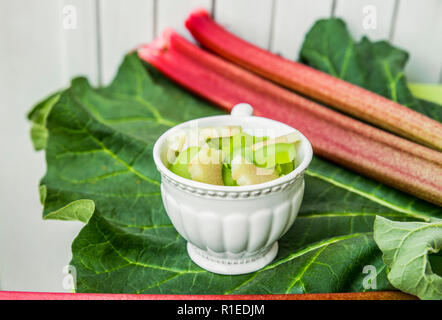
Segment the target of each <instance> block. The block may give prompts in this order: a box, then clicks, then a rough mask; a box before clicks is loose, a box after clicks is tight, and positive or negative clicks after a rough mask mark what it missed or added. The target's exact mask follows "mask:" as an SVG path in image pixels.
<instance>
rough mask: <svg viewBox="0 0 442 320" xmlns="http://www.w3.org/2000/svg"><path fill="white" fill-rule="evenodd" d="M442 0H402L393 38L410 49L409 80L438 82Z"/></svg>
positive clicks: (441, 62) (400, 45)
mask: <svg viewBox="0 0 442 320" xmlns="http://www.w3.org/2000/svg"><path fill="white" fill-rule="evenodd" d="M441 39H442V1H440V0H426V1H419V0H407V1H400V2H399V7H398V12H397V19H396V25H395V27H394V33H393V37H392V41H393V43H394V44H395V45H397V46H399V47H401V48H404V49H405V50H407V51H408V52H409V53H410V61H409V62H408V65H407V68H406V70H405V71H406V75H407V77H408V79H409V80H411V81H415V82H426V83H437V82H439V81H440V80H441V79H440V76H441V70H442V41H441Z"/></svg>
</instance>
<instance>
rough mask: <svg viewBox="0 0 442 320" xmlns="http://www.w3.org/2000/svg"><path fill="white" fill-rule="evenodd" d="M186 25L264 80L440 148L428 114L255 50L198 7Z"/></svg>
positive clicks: (437, 128)
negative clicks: (425, 114)
mask: <svg viewBox="0 0 442 320" xmlns="http://www.w3.org/2000/svg"><path fill="white" fill-rule="evenodd" d="M186 27H187V28H188V29H189V31H190V32H191V33H192V35H193V36H194V37H195V39H196V40H197V41H198V42H199V43H200V44H201V45H202V46H203V47H205V48H207V49H209V50H210V51H213V52H215V53H216V54H218V55H220V56H222V57H224V58H226V59H227V60H230V61H232V62H234V63H235V64H238V65H240V66H242V67H244V68H246V69H248V70H250V71H252V72H254V73H257V74H259V75H261V76H263V77H264V78H267V79H270V80H272V81H274V82H276V83H278V84H281V85H283V86H285V87H288V88H290V89H292V90H295V91H297V92H300V93H302V94H304V95H306V96H308V97H311V98H313V99H315V100H318V101H320V102H323V103H325V104H328V105H330V106H333V107H335V108H337V109H339V110H341V111H343V112H346V113H349V114H351V115H353V116H355V117H357V118H359V119H362V120H365V121H367V122H369V123H372V124H374V125H377V126H379V127H381V128H384V129H386V130H389V131H391V132H394V133H396V134H398V135H401V136H403V137H405V138H408V139H410V140H413V141H416V142H419V143H421V144H423V145H426V146H429V147H431V148H434V149H436V150H442V124H441V123H439V122H437V121H435V120H433V119H431V118H429V117H426V116H424V115H422V114H420V113H418V112H415V111H413V110H411V109H410V108H407V107H405V106H403V105H400V104H399V103H396V102H394V101H392V100H389V99H386V98H384V97H382V96H380V95H378V94H376V93H373V92H370V91H368V90H366V89H363V88H361V87H359V86H356V85H354V84H351V83H349V82H346V81H344V80H341V79H338V78H336V77H333V76H331V75H329V74H327V73H324V72H321V71H318V70H316V69H313V68H311V67H309V66H306V65H304V64H301V63H297V62H293V61H289V60H287V59H284V58H282V57H280V56H277V55H275V54H273V53H271V52H269V51H267V50H263V49H261V48H258V47H256V46H254V45H252V44H250V43H248V42H246V41H244V40H242V39H241V38H238V37H237V36H235V35H233V34H232V33H230V32H228V31H227V30H225V29H224V28H223V27H221V26H220V25H218V24H217V23H216V22H215V21H214V20H212V19H211V18H210V16H209V14H208V13H207V11H206V10H204V9H199V10H196V11H194V12H193V13H191V14H190V16H189V17H188V18H187V20H186Z"/></svg>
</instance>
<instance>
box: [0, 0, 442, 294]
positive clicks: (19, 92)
mask: <svg viewBox="0 0 442 320" xmlns="http://www.w3.org/2000/svg"><path fill="white" fill-rule="evenodd" d="M367 5H374V6H375V7H376V14H377V26H376V29H374V30H372V29H369V30H366V29H364V26H363V19H364V12H363V8H364V7H365V6H367ZM69 6H72V7H73V8H74V9H75V11H76V15H77V26H76V28H74V29H66V28H64V27H63V26H64V25H63V21H64V20H63V19H64V18H66V12H65V11H66V10H67V11H69V10H68V9H69ZM201 6H203V7H205V8H207V9H208V10H209V11H212V12H213V13H214V14H215V18H216V20H217V21H218V22H220V23H221V24H222V25H224V26H225V27H226V28H228V29H229V30H231V31H232V32H234V33H236V34H238V35H239V36H241V37H244V38H245V39H247V40H248V41H251V42H252V43H255V44H257V45H258V46H260V47H262V48H266V49H270V50H272V51H273V52H276V53H279V54H281V55H283V56H285V57H287V58H288V59H292V60H295V59H297V58H298V52H299V48H300V46H301V44H302V41H303V39H304V35H305V32H306V31H307V30H308V29H309V28H310V26H311V25H312V24H313V22H314V21H315V20H316V19H318V18H320V17H329V16H331V15H335V16H338V17H342V18H343V19H345V20H346V22H347V24H348V26H349V28H350V32H351V33H352V34H353V35H354V36H355V37H356V38H359V37H360V36H361V35H362V34H368V35H369V36H370V37H371V38H372V39H375V40H378V39H390V40H391V41H393V43H394V44H396V45H398V46H400V47H403V48H405V49H406V50H408V51H409V52H410V55H411V60H410V63H409V65H408V67H407V70H406V74H407V76H408V78H409V79H410V80H412V81H421V82H433V83H436V82H438V81H439V82H441V83H442V72H441V71H442V41H441V39H442V38H441V34H442V1H441V0H426V1H420V0H130V1H128V0H2V1H0V106H1V107H0V128H1V133H2V134H1V135H0V144H1V145H0V146H1V149H2V150H3V151H4V153H5V154H4V155H3V156H2V157H1V160H0V167H1V168H2V169H1V171H0V195H1V205H0V290H1V289H3V290H36V291H38V290H40V291H66V289H64V288H63V287H62V280H63V277H64V276H65V275H64V274H63V273H62V268H63V266H65V265H66V264H67V263H68V262H69V260H70V244H71V242H72V239H73V238H74V237H75V235H76V234H77V233H78V231H79V230H80V227H81V224H79V223H70V222H58V221H42V219H41V206H40V204H39V200H38V191H37V186H38V181H39V179H40V178H41V177H42V176H43V174H44V172H45V161H44V154H43V153H41V152H40V153H36V152H34V151H33V149H32V146H31V143H30V139H29V133H28V132H29V124H28V123H27V121H26V119H25V115H26V112H27V111H28V110H29V108H30V107H31V105H33V104H34V103H35V102H36V101H38V100H39V99H41V98H42V97H44V96H45V95H47V94H48V93H50V92H53V91H55V90H57V89H59V88H62V87H66V86H67V85H68V83H69V79H70V78H72V77H73V76H77V75H85V76H87V77H88V78H89V80H90V81H91V83H92V84H94V85H97V84H107V83H109V81H110V80H111V79H112V78H113V76H114V74H115V72H116V70H117V67H118V65H119V63H120V62H121V60H122V57H123V55H124V54H125V53H127V52H128V51H129V50H131V49H133V48H134V47H135V46H136V45H138V44H140V43H146V42H148V41H151V40H152V39H153V37H154V36H155V35H156V34H158V33H159V32H161V31H162V30H163V29H164V28H165V27H168V26H170V27H173V28H175V29H177V30H178V32H180V33H182V34H184V35H185V36H187V37H189V34H188V33H187V31H186V30H185V29H184V18H185V17H186V15H187V13H188V12H189V10H191V9H194V8H196V7H201ZM66 8H67V9H66Z"/></svg>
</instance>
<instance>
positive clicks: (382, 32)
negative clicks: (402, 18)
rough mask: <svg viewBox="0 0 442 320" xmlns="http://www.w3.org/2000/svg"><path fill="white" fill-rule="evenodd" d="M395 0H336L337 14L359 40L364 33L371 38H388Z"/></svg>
mask: <svg viewBox="0 0 442 320" xmlns="http://www.w3.org/2000/svg"><path fill="white" fill-rule="evenodd" d="M394 7H395V0H387V1H385V0H351V1H348V0H336V8H335V16H336V17H339V18H342V19H343V20H344V21H345V22H346V23H347V26H348V28H349V30H350V33H351V34H352V35H353V37H354V38H355V39H356V40H357V41H358V40H359V39H360V38H361V37H362V36H363V35H366V36H368V37H369V38H370V40H381V39H382V40H388V37H389V35H390V30H391V25H392V18H393V12H394Z"/></svg>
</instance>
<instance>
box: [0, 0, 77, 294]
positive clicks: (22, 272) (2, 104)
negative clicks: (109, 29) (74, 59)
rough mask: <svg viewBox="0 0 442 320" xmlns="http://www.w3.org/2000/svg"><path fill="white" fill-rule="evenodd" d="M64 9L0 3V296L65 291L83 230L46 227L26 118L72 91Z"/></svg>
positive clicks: (41, 163)
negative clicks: (47, 100)
mask: <svg viewBox="0 0 442 320" xmlns="http://www.w3.org/2000/svg"><path fill="white" fill-rule="evenodd" d="M60 4H61V2H60V1H58V0H38V1H36V0H14V1H0V130H1V135H0V147H1V149H2V157H1V158H0V168H1V170H0V194H1V205H0V254H1V256H0V289H1V290H27V291H32V290H35V291H66V290H65V289H64V288H63V287H62V280H63V277H64V276H65V275H64V274H63V273H62V268H63V267H64V266H65V265H67V264H68V263H69V261H70V260H71V250H70V246H71V243H72V240H73V239H74V237H75V236H76V235H77V233H78V231H79V229H80V227H81V224H75V223H63V222H62V221H52V222H49V221H43V220H42V218H41V211H42V207H41V205H40V201H39V195H38V184H39V180H40V179H41V178H42V177H43V175H44V173H45V160H44V153H43V152H39V153H36V152H35V151H34V150H33V148H32V146H31V141H30V138H29V124H28V122H27V120H26V118H25V115H26V113H27V112H28V111H29V109H30V108H31V106H32V105H33V104H34V103H36V102H37V101H38V100H40V99H41V98H43V97H44V96H45V95H47V94H48V93H50V92H53V91H55V90H58V89H60V88H61V87H63V86H65V85H66V82H65V78H64V75H63V71H62V63H63V61H64V59H63V58H62V49H61V45H62V35H63V33H62V26H61V16H62V15H61V9H62V6H61V5H60Z"/></svg>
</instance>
